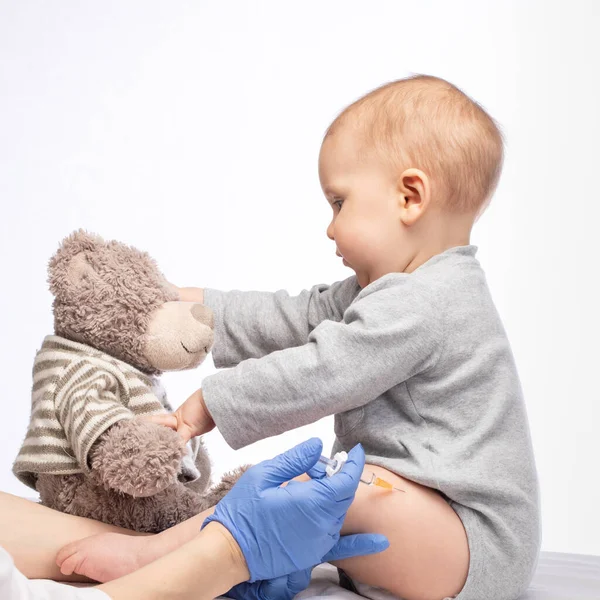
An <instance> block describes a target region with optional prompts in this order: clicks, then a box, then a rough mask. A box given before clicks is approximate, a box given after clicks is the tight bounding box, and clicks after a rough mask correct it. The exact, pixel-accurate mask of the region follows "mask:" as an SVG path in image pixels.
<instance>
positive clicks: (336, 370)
mask: <svg viewBox="0 0 600 600" xmlns="http://www.w3.org/2000/svg"><path fill="white" fill-rule="evenodd" d="M440 312H441V311H439V310H438V309H437V307H436V308H433V306H432V302H431V298H430V297H429V296H428V290H423V289H419V286H418V284H414V283H412V282H411V283H409V281H408V280H405V283H402V282H400V283H398V282H395V283H394V281H393V280H391V279H387V280H386V281H383V282H381V283H379V284H378V285H375V284H373V286H372V287H371V288H370V290H369V292H368V293H365V294H364V295H362V296H360V297H359V298H358V299H357V300H356V301H355V302H353V303H352V305H351V306H350V307H349V308H348V309H347V310H346V311H345V313H344V315H343V319H342V321H340V322H336V321H331V320H325V321H323V322H322V323H321V324H320V325H319V326H318V327H316V328H315V329H314V330H313V331H312V332H311V333H310V334H309V337H308V342H307V343H305V344H304V345H302V346H298V347H295V348H288V349H286V350H281V351H279V352H273V353H271V354H269V355H267V356H264V357H262V358H260V359H249V360H246V361H243V362H242V363H240V364H239V365H238V366H237V367H235V368H233V369H227V370H223V371H220V372H218V373H216V374H214V375H210V376H208V377H205V378H204V380H203V385H202V390H198V391H197V392H195V393H194V394H193V395H192V396H191V397H190V398H189V399H188V400H187V401H186V402H185V403H184V404H183V405H182V406H181V407H180V409H179V410H178V411H177V413H176V415H175V416H176V418H177V419H178V421H177V423H173V424H171V425H170V426H172V427H176V428H177V429H178V431H180V430H182V429H185V430H186V432H187V435H184V437H186V438H187V437H189V435H199V434H202V433H204V432H205V431H208V430H210V429H211V428H212V426H214V424H213V421H214V423H216V425H217V426H218V428H219V430H220V432H221V433H222V435H223V436H224V438H225V440H226V441H227V443H228V444H229V445H230V446H231V447H232V448H234V449H239V448H242V447H244V446H246V445H248V444H251V443H253V442H256V441H258V440H260V439H263V438H266V437H269V436H272V435H278V434H280V433H283V432H284V431H289V430H290V429H294V428H296V427H300V426H302V425H307V424H309V423H313V422H314V421H317V420H318V419H320V418H322V417H325V416H327V415H331V414H336V413H341V412H345V411H347V410H350V409H353V408H357V407H359V406H362V405H364V404H367V403H368V402H370V401H372V400H374V399H375V398H377V397H379V396H380V395H382V394H383V393H385V392H386V391H388V390H390V389H392V388H393V387H394V386H396V385H398V384H400V383H402V382H404V381H405V380H406V379H408V378H410V377H412V376H413V375H415V374H416V373H419V372H421V371H422V370H423V369H426V368H428V367H429V366H431V365H433V364H434V362H435V360H436V359H437V355H438V353H439V348H440V340H441V337H442V332H441V322H440V321H441V316H440ZM170 418H171V419H173V417H172V416H171V417H170ZM164 424H168V423H164ZM184 425H185V427H184Z"/></svg>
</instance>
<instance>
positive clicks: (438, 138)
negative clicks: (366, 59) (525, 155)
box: [324, 75, 504, 212]
mask: <svg viewBox="0 0 600 600" xmlns="http://www.w3.org/2000/svg"><path fill="white" fill-rule="evenodd" d="M349 123H351V124H353V125H354V126H355V128H356V131H357V132H359V133H360V134H361V136H362V139H361V142H362V144H361V151H362V152H370V151H373V150H374V151H375V152H376V153H377V154H378V156H379V157H380V158H381V159H382V160H384V161H385V162H387V163H388V166H389V167H390V168H391V169H392V172H393V173H394V174H397V175H398V176H399V175H400V174H401V173H402V171H403V170H405V169H407V168H410V167H414V168H418V169H421V170H422V171H424V172H425V173H426V174H427V175H428V176H429V177H430V180H431V182H432V193H433V197H434V199H441V200H442V201H443V202H444V204H445V205H446V206H447V207H448V208H450V209H452V210H455V211H459V212H470V211H480V210H482V208H483V207H484V205H485V204H486V202H487V201H488V200H489V199H490V198H491V196H492V195H493V193H494V190H495V189H496V186H497V185H498V180H499V179H500V173H501V172H502V163H503V158H504V149H503V146H504V144H503V137H502V133H501V131H500V128H499V126H498V125H497V123H496V122H495V121H494V119H493V118H492V117H490V115H488V114H487V113H486V111H485V110H484V109H483V108H482V107H481V106H480V105H479V104H478V103H477V102H475V101H474V100H471V98H469V97H468V96H467V95H466V94H465V93H463V92H462V91H461V90H459V89H458V88H457V87H456V86H454V85H452V84H451V83H449V82H447V81H445V80H444V79H440V78H438V77H432V76H429V75H414V76H412V77H408V78H406V79H400V80H398V81H393V82H390V83H387V84H385V85H382V86H381V87H379V88H377V89H375V90H373V91H371V92H369V93H368V94H366V95H365V96H363V97H362V98H360V99H358V100H357V101H356V102H354V103H352V104H351V105H350V106H348V107H347V108H345V109H344V110H343V111H342V112H341V113H340V114H339V115H338V116H337V117H336V119H335V120H334V121H333V123H332V124H331V125H330V126H329V128H328V129H327V132H326V134H325V138H324V140H325V139H326V138H327V137H328V136H330V135H333V134H335V132H336V131H337V130H338V129H339V128H341V127H342V126H344V125H346V124H349Z"/></svg>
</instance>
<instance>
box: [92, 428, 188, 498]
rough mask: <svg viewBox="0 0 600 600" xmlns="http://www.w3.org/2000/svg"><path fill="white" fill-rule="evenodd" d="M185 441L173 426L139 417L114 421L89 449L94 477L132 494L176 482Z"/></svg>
mask: <svg viewBox="0 0 600 600" xmlns="http://www.w3.org/2000/svg"><path fill="white" fill-rule="evenodd" d="M184 453H185V445H184V443H183V440H182V439H181V437H180V436H179V435H178V434H177V433H176V432H175V431H173V430H171V429H169V428H167V427H162V426H160V425H156V424H154V423H148V422H146V421H142V420H139V419H133V420H130V419H128V420H124V421H120V422H118V423H115V424H114V425H113V426H112V427H110V429H108V430H107V431H106V432H105V433H103V434H102V436H100V438H99V440H98V441H97V442H96V443H95V444H94V446H93V447H92V450H91V452H90V465H91V471H92V477H93V478H94V480H95V481H96V482H97V483H99V484H101V485H102V486H104V487H105V488H107V489H114V490H117V491H119V492H123V493H125V494H129V495H130V496H134V497H135V498H140V497H147V496H154V495H155V494H157V493H158V492H161V491H163V490H165V489H166V488H167V487H169V486H171V485H173V484H174V483H176V482H177V474H178V471H179V467H180V464H181V459H182V457H183V455H184Z"/></svg>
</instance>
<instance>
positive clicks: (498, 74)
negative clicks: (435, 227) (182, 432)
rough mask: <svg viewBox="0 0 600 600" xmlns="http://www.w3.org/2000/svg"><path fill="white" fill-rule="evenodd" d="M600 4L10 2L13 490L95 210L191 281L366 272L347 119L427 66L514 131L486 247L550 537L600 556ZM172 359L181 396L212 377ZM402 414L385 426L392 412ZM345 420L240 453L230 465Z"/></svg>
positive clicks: (4, 445)
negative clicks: (342, 114)
mask: <svg viewBox="0 0 600 600" xmlns="http://www.w3.org/2000/svg"><path fill="white" fill-rule="evenodd" d="M598 7H599V4H598V3H597V2H595V1H593V0H590V1H589V2H584V1H570V2H562V3H560V2H551V1H548V0H544V1H542V0H535V1H533V0H532V1H520V0H513V1H502V2H500V1H496V2H491V1H488V2H480V1H479V0H471V1H467V0H455V1H453V2H447V1H445V0H438V1H423V0H420V1H419V2H416V1H415V2H404V1H395V2H377V1H373V0H370V1H369V2H366V1H364V2H356V1H349V0H344V1H328V2H321V1H312V2H307V1H306V0H305V1H304V2H277V1H272V2H245V1H239V2H210V3H209V2H200V1H197V2H173V1H169V2H167V1H163V2H150V1H148V0H144V1H143V2H142V1H139V2H133V1H122V0H115V1H107V0H103V2H101V3H98V2H67V1H64V2H41V1H40V2H32V1H28V0H25V1H23V0H20V1H18V0H14V1H6V0H2V1H0V202H1V208H2V210H1V212H0V222H1V225H0V227H1V235H0V260H1V261H2V262H1V274H2V294H1V295H0V335H1V339H2V342H3V343H2V344H1V345H0V369H1V373H2V388H1V389H2V391H1V392H0V407H1V411H2V416H1V418H0V489H2V490H4V491H9V492H13V493H17V494H25V495H28V494H29V495H30V494H31V492H30V491H29V490H28V489H27V488H25V487H24V486H21V485H20V484H19V483H18V482H17V481H16V480H15V479H14V478H13V476H12V475H11V472H10V467H11V463H12V460H13V459H14V456H15V454H16V452H17V450H18V447H19V444H20V442H21V440H22V438H23V436H24V433H25V429H26V426H27V422H28V414H29V400H30V381H31V366H32V361H33V357H34V354H35V351H36V350H37V348H38V347H39V346H40V344H41V341H42V338H43V337H44V336H45V335H46V334H48V333H50V332H51V330H52V316H51V300H52V299H51V296H50V294H49V292H48V291H47V284H46V263H47V260H48V258H49V257H50V256H51V255H52V253H53V252H54V251H55V249H56V248H57V245H58V243H59V241H60V240H61V239H62V238H63V237H64V236H65V235H67V234H68V233H70V232H71V231H72V230H74V229H76V228H79V227H84V228H87V229H88V230H91V231H95V232H98V233H100V234H102V235H103V236H104V237H106V238H115V239H119V240H122V241H126V242H128V243H131V244H133V245H137V246H139V247H140V248H143V249H146V250H148V251H150V252H151V254H152V255H153V256H154V257H155V258H156V259H157V260H158V261H159V264H160V265H161V268H162V269H163V271H164V272H165V274H166V275H167V277H168V278H169V279H170V280H171V281H173V282H175V283H176V284H178V285H197V286H207V287H217V288H221V289H231V288H239V289H260V290H273V291H274V290H276V289H280V288H286V289H288V290H289V291H290V292H294V293H295V292H298V291H300V290H301V289H302V288H305V287H308V286H310V285H312V284H315V283H319V282H332V281H335V280H339V279H342V278H345V277H347V276H349V275H350V274H351V273H350V271H348V270H347V269H346V268H344V267H343V266H342V265H341V263H340V262H339V259H338V258H336V256H335V254H334V245H333V243H332V242H330V241H329V240H328V239H327V238H326V236H325V228H326V226H327V224H328V221H329V217H330V209H329V207H328V206H327V204H326V201H325V200H324V198H323V196H322V193H321V190H320V187H319V182H318V177H317V156H318V151H319V144H320V140H321V137H322V135H323V133H324V131H325V129H326V127H327V126H328V125H329V123H330V122H331V120H332V119H333V118H334V117H335V115H336V114H337V113H338V112H339V111H340V110H341V109H342V108H343V107H344V106H346V105H347V104H349V103H350V102H351V101H353V100H355V99H356V98H358V97H359V96H360V95H362V94H364V93H366V92H367V91H369V90H371V89H373V88H375V87H377V86H379V85H380V84H382V83H384V82H387V81H391V80H393V79H398V78H400V77H404V76H407V75H409V74H411V73H428V74H434V75H438V76H441V77H444V78H447V79H449V80H450V81H452V82H453V83H455V84H456V85H458V86H459V87H461V88H462V89H464V90H465V91H466V92H467V93H468V94H470V95H471V96H472V97H474V98H475V99H476V100H478V101H479V102H481V103H482V104H483V105H484V106H485V107H486V108H487V109H488V110H489V111H490V113H491V114H492V115H493V116H494V117H495V118H496V119H497V120H498V121H499V122H500V123H501V124H502V126H503V129H504V132H505V134H506V136H507V140H508V145H507V160H506V168H505V171H504V175H503V178H502V181H501V185H500V187H499V189H498V192H497V194H496V197H495V199H494V201H493V203H492V206H491V208H490V209H489V211H488V212H487V213H486V215H485V216H484V217H483V219H482V220H481V221H480V223H479V224H478V225H477V227H476V230H475V233H474V237H473V242H474V243H475V244H477V245H479V247H480V253H479V257H480V260H481V262H482V263H483V265H484V267H485V268H486V270H487V273H488V277H489V283H490V286H491V288H492V292H493V294H494V296H495V299H496V302H497V306H498V309H499V311H500V313H501V315H502V317H503V320H504V323H505V325H506V328H507V330H508V333H509V337H510V339H511V341H512V344H513V349H514V353H515V355H516V359H517V362H518V365H519V369H520V373H521V377H522V382H523V387H524V390H525V396H526V401H527V408H528V412H529V417H530V421H531V430H532V436H533V441H534V445H535V452H536V457H537V464H538V469H539V474H540V479H541V486H542V510H543V527H544V533H543V548H544V549H546V550H555V551H564V552H581V553H591V554H600V524H599V520H598V518H597V510H598V505H599V501H600V493H599V490H600V487H599V484H598V478H597V474H598V467H597V458H598V450H597V442H596V440H597V436H598V430H599V424H598V421H599V419H600V409H599V407H598V405H599V402H598V401H599V400H600V392H599V386H598V372H599V368H598V361H599V358H600V356H599V352H598V340H599V338H600V326H599V318H598V306H600V296H599V293H598V283H597V278H598V273H599V269H598V236H599V233H598V222H599V221H600V209H599V208H598V203H599V202H598V200H599V199H598V185H597V182H598V170H599V168H600V165H599V163H600V160H599V159H600V155H599V151H598V140H599V139H600V125H599V117H598V105H599V104H600V89H599V84H598V73H599V71H600V70H599V64H598V63H599V60H598V58H597V57H599V56H600V38H599V37H598V35H597V32H598V30H599V29H600V18H599V8H598ZM213 371H214V366H213V364H212V362H211V360H210V359H208V360H207V362H206V363H205V364H204V365H203V366H202V367H201V368H200V370H199V371H196V372H188V373H179V374H171V375H167V376H165V378H164V380H165V384H166V386H167V389H168V391H169V393H170V397H171V399H172V401H173V403H174V404H179V403H180V402H182V401H183V400H184V399H185V398H186V397H187V396H188V395H189V394H190V393H191V392H192V391H194V390H195V389H196V388H197V387H199V386H200V384H201V381H202V378H203V376H205V375H207V374H209V373H212V372H213ZM382 426H384V425H382ZM312 433H316V434H317V435H320V436H321V437H322V438H323V439H324V441H325V443H326V446H327V447H329V446H330V445H331V443H332V422H331V420H330V419H325V420H324V421H322V422H319V423H318V424H316V425H313V426H310V427H307V428H304V429H303V430H298V431H295V432H291V433H288V434H285V435H283V436H280V437H279V438H274V439H268V440H265V441H263V442H261V443H258V444H256V445H254V446H252V447H249V448H246V449H244V450H242V451H239V452H237V453H235V452H233V451H232V450H231V449H229V447H228V446H227V445H226V444H225V443H224V441H223V440H222V438H220V436H219V435H218V434H216V433H213V434H210V435H209V447H210V449H211V453H212V457H213V459H214V462H215V468H216V471H217V472H222V471H223V470H224V469H227V468H230V467H233V466H234V465H236V464H238V463H240V462H248V461H256V460H258V459H259V458H264V457H267V456H270V455H273V454H274V453H276V452H277V451H280V450H283V449H285V448H287V447H289V446H290V445H292V444H293V443H294V442H296V441H299V440H301V439H304V438H306V437H308V436H309V435H310V434H312Z"/></svg>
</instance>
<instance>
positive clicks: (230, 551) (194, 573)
mask: <svg viewBox="0 0 600 600" xmlns="http://www.w3.org/2000/svg"><path fill="white" fill-rule="evenodd" d="M249 577H250V574H249V572H248V568H247V566H246V561H245V560H244V556H243V554H242V552H241V550H240V548H239V546H238V544H237V542H236V541H235V539H234V538H233V536H232V535H231V534H230V533H229V531H228V530H227V529H226V528H225V527H223V526H222V525H221V524H220V523H215V522H213V523H209V524H208V525H207V526H206V527H205V528H204V529H203V530H202V531H201V532H199V533H198V535H197V536H196V537H195V538H194V539H193V540H191V541H190V542H188V543H186V544H184V545H183V546H181V547H180V548H178V549H177V550H175V551H173V552H171V553H170V554H167V555H166V556H163V557H162V558H159V559H158V560H156V561H154V562H152V563H150V564H148V565H146V566H145V567H143V568H141V569H139V570H138V571H134V572H133V573H131V574H130V575H127V576H125V577H122V578H120V579H116V580H114V581H111V582H109V583H106V584H103V585H101V586H99V587H98V589H100V590H102V591H103V592H105V593H106V594H108V595H109V596H110V597H111V598H112V599H113V600H138V599H139V600H155V599H156V600H164V599H165V598H169V600H185V599H187V598H194V599H195V600H212V599H213V598H216V597H218V596H220V595H222V594H224V593H225V592H227V591H228V590H229V589H231V588H232V587H233V586H234V585H236V584H238V583H240V582H242V581H246V580H247V579H248V578H249Z"/></svg>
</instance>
